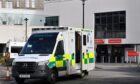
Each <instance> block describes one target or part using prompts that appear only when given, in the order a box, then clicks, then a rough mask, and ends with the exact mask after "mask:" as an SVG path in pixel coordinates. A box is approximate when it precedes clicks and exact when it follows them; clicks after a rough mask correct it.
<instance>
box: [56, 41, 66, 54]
mask: <svg viewBox="0 0 140 84" xmlns="http://www.w3.org/2000/svg"><path fill="white" fill-rule="evenodd" d="M62 55H64V42H63V41H59V42H58V44H57V47H56V52H55V56H62Z"/></svg>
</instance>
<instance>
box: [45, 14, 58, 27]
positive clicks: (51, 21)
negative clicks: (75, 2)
mask: <svg viewBox="0 0 140 84" xmlns="http://www.w3.org/2000/svg"><path fill="white" fill-rule="evenodd" d="M44 25H45V26H59V17H58V16H52V17H46V20H45V24H44Z"/></svg>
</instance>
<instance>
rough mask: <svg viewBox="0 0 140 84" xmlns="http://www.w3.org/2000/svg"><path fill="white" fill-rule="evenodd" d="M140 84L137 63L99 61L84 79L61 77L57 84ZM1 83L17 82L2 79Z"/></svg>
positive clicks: (34, 82)
mask: <svg viewBox="0 0 140 84" xmlns="http://www.w3.org/2000/svg"><path fill="white" fill-rule="evenodd" d="M2 69H4V70H2ZM4 73H5V68H4V67H3V66H0V74H1V75H0V76H1V77H3V76H4ZM72 83H74V84H140V67H138V66H137V64H115V63H112V64H108V63H104V64H102V63H97V64H96V69H95V70H93V71H91V72H89V75H88V76H87V77H85V78H83V79H81V78H77V77H74V76H72V77H60V80H59V81H57V83H56V84H72ZM0 84H16V82H15V81H14V79H13V80H12V81H4V80H2V79H0ZM25 84H46V83H44V82H43V81H42V80H36V79H35V80H27V81H26V82H25Z"/></svg>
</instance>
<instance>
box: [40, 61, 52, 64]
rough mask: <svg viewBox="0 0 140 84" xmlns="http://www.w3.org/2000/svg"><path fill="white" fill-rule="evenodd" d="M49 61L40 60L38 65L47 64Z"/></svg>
mask: <svg viewBox="0 0 140 84" xmlns="http://www.w3.org/2000/svg"><path fill="white" fill-rule="evenodd" d="M48 62H49V61H41V62H38V65H46V64H47V63H48Z"/></svg>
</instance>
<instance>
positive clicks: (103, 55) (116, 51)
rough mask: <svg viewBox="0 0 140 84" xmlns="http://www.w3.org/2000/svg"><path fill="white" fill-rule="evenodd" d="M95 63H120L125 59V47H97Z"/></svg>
mask: <svg viewBox="0 0 140 84" xmlns="http://www.w3.org/2000/svg"><path fill="white" fill-rule="evenodd" d="M96 52H97V56H96V62H97V63H122V62H124V57H125V45H97V49H96Z"/></svg>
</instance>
